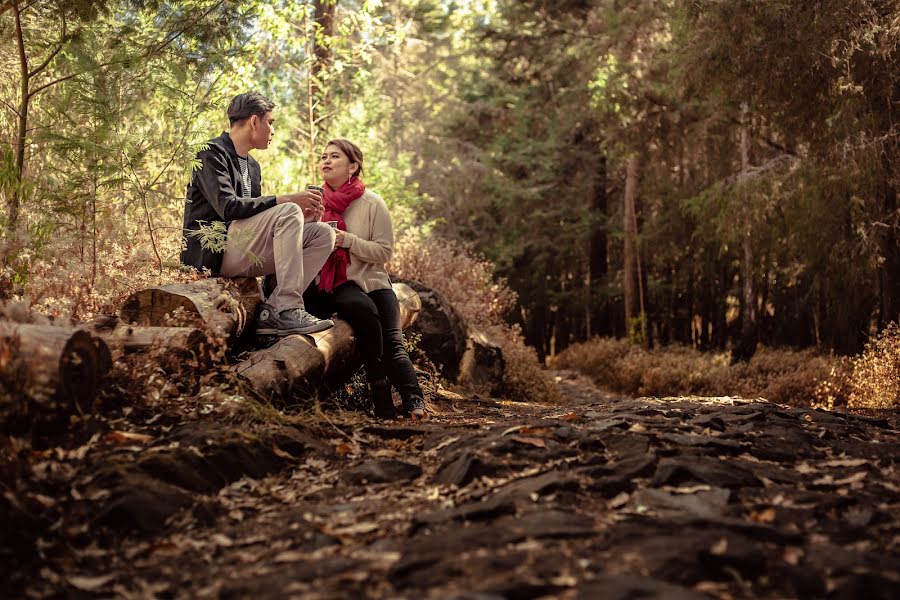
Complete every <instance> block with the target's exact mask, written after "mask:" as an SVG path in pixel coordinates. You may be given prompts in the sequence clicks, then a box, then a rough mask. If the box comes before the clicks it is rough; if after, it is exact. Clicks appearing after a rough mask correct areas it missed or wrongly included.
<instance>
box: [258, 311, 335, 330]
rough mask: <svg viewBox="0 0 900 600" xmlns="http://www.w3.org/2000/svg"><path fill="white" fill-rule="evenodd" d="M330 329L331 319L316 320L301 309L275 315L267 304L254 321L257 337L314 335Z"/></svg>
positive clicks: (332, 323)
mask: <svg viewBox="0 0 900 600" xmlns="http://www.w3.org/2000/svg"><path fill="white" fill-rule="evenodd" d="M331 327H334V321H332V320H331V319H317V318H316V317H314V316H312V315H311V314H309V313H308V312H306V311H305V310H303V309H302V308H288V309H287V310H283V311H281V312H280V313H276V312H275V311H274V310H273V309H272V307H271V306H269V305H268V304H263V305H261V306H260V307H259V318H258V319H256V333H257V335H290V334H292V333H316V332H317V331H324V330H326V329H329V328H331Z"/></svg>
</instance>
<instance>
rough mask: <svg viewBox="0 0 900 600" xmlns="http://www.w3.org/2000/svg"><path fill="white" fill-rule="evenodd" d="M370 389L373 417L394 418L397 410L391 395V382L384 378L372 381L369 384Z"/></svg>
mask: <svg viewBox="0 0 900 600" xmlns="http://www.w3.org/2000/svg"><path fill="white" fill-rule="evenodd" d="M369 387H370V388H371V390H372V404H373V405H374V407H375V411H374V412H375V417H376V418H378V419H396V418H397V411H396V409H395V408H394V397H393V396H392V395H391V384H390V383H389V382H387V381H385V380H383V379H382V380H381V381H373V382H372V383H371V384H369Z"/></svg>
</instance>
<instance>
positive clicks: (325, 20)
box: [313, 0, 336, 76]
mask: <svg viewBox="0 0 900 600" xmlns="http://www.w3.org/2000/svg"><path fill="white" fill-rule="evenodd" d="M335 3H336V0H315V2H314V3H313V4H314V5H315V15H316V16H315V20H316V25H317V32H316V40H315V42H314V54H315V57H316V60H315V63H314V64H313V74H314V75H315V76H318V75H319V73H320V72H321V71H323V70H325V68H327V66H328V64H329V63H330V62H331V49H330V48H329V47H328V46H327V45H325V44H323V43H321V42H322V40H327V39H329V38H330V37H331V36H333V35H334V5H335ZM320 36H321V37H320Z"/></svg>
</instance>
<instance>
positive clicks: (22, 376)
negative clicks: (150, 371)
mask: <svg viewBox="0 0 900 600" xmlns="http://www.w3.org/2000/svg"><path fill="white" fill-rule="evenodd" d="M394 292H395V293H396V294H397V298H398V299H399V301H400V314H401V321H402V324H403V328H404V329H407V328H409V327H411V326H413V325H414V323H415V326H414V328H413V330H412V331H413V332H414V333H415V334H416V338H417V340H418V344H419V347H420V349H421V350H422V351H423V352H424V353H425V354H426V355H428V357H429V358H430V359H431V360H432V362H434V363H435V364H438V365H440V366H441V367H442V369H443V372H442V375H443V376H444V377H446V378H447V379H449V380H451V381H458V382H459V383H461V384H464V385H467V386H468V387H471V388H474V389H476V390H484V391H485V392H486V393H488V394H496V393H500V392H501V391H502V385H503V371H504V360H503V354H502V351H501V349H500V347H499V346H498V345H497V344H496V343H494V342H492V341H491V340H490V339H488V337H486V336H485V335H484V334H483V333H481V332H479V331H476V330H474V329H473V328H471V327H469V326H468V325H467V324H466V323H465V322H464V320H463V319H462V318H461V317H460V316H459V315H458V314H457V313H456V311H455V310H454V309H453V307H452V306H450V305H449V303H447V302H446V301H445V300H444V299H443V298H441V296H440V295H439V294H437V292H435V291H434V290H432V289H430V288H428V287H425V286H423V285H421V284H418V283H416V282H412V281H410V282H406V283H395V284H394ZM261 301H262V296H261V293H260V288H259V285H258V282H257V280H256V279H255V278H250V277H244V278H234V279H225V278H220V279H203V280H199V281H195V282H192V283H179V284H172V285H166V286H161V287H156V288H151V289H146V290H141V291H139V292H136V293H135V294H132V295H131V296H130V297H129V298H128V299H127V300H126V301H125V302H124V304H123V305H122V307H121V309H120V311H119V315H118V316H104V317H98V318H96V319H94V320H93V321H90V322H88V323H83V324H81V325H78V326H51V325H35V324H24V323H14V322H8V321H0V383H3V384H4V385H3V386H0V423H3V422H6V421H7V415H8V414H9V413H10V410H13V412H15V411H18V415H19V416H20V417H21V416H22V411H21V408H22V406H26V405H27V406H31V407H32V408H35V407H36V408H37V409H39V410H40V411H41V413H42V414H48V413H49V414H56V415H66V414H73V413H76V412H79V413H87V412H90V411H91V410H92V407H93V403H94V400H95V397H96V394H97V391H98V389H99V386H100V384H101V382H102V379H103V377H104V375H106V373H107V372H108V371H109V370H110V368H111V366H112V364H113V363H114V361H116V360H118V359H119V358H120V357H122V356H123V355H126V354H131V353H135V352H144V351H147V350H150V349H156V351H158V352H163V353H169V352H171V353H179V354H180V355H185V356H190V355H191V354H192V353H194V354H200V353H201V351H202V349H203V344H205V343H207V342H209V341H210V340H214V341H215V343H217V344H226V345H228V347H229V348H230V349H231V350H242V351H241V352H240V353H237V352H232V353H231V355H232V356H237V357H238V359H237V362H236V364H234V365H233V366H232V367H231V368H232V371H233V372H234V373H235V374H236V376H237V377H238V378H239V379H240V380H241V381H243V382H244V383H245V384H246V387H247V388H248V389H249V390H250V391H251V392H253V393H255V394H256V395H257V396H258V397H260V398H262V399H265V400H268V401H270V402H273V403H275V404H278V405H285V404H292V403H297V402H300V401H303V400H304V399H307V398H310V397H312V396H314V395H315V394H316V393H317V392H318V391H319V390H321V389H323V388H327V387H332V386H333V385H334V384H339V383H342V382H343V381H345V380H346V378H347V377H349V375H351V374H352V373H353V372H354V371H355V370H356V369H358V368H359V365H360V359H359V357H358V355H357V353H356V350H355V340H354V337H353V331H352V330H351V328H350V326H349V325H348V324H347V323H346V322H344V321H342V320H340V319H335V326H334V327H333V328H331V329H328V330H326V331H323V332H320V333H316V334H312V335H289V336H285V337H282V338H276V337H274V336H273V337H271V338H269V339H268V340H265V339H264V340H262V341H263V342H267V343H268V346H267V347H263V346H265V343H263V344H260V340H257V338H256V337H255V336H254V335H253V331H252V330H253V322H254V319H255V316H256V312H257V309H258V307H259V304H260V302H261ZM423 301H424V307H423ZM417 317H419V319H418V322H416V320H417ZM4 388H5V389H6V390H7V392H11V394H10V393H6V394H4V393H2V392H3V389H4ZM23 398H24V399H27V400H28V402H25V403H23V402H22V401H21V400H22V399H23Z"/></svg>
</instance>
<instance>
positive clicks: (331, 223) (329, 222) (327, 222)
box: [325, 221, 337, 229]
mask: <svg viewBox="0 0 900 600" xmlns="http://www.w3.org/2000/svg"><path fill="white" fill-rule="evenodd" d="M325 224H326V225H328V226H329V227H331V228H332V229H337V221H325Z"/></svg>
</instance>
